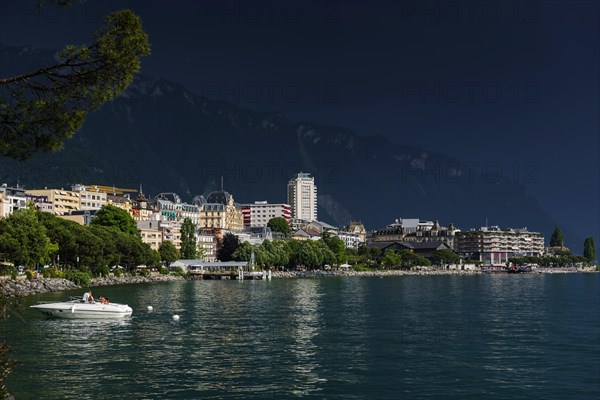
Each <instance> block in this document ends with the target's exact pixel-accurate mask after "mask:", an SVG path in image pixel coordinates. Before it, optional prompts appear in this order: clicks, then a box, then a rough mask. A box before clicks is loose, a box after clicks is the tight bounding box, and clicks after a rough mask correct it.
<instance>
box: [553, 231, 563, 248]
mask: <svg viewBox="0 0 600 400" xmlns="http://www.w3.org/2000/svg"><path fill="white" fill-rule="evenodd" d="M563 246H564V240H563V234H562V231H561V230H560V228H559V227H558V226H557V227H555V228H554V232H553V233H552V237H551V238H550V247H563Z"/></svg>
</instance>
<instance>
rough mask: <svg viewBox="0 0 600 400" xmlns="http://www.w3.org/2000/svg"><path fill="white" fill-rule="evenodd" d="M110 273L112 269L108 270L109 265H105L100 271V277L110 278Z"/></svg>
mask: <svg viewBox="0 0 600 400" xmlns="http://www.w3.org/2000/svg"><path fill="white" fill-rule="evenodd" d="M109 273H110V269H109V268H108V265H103V266H101V267H100V268H99V269H98V275H99V276H108V274H109Z"/></svg>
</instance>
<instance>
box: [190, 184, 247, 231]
mask: <svg viewBox="0 0 600 400" xmlns="http://www.w3.org/2000/svg"><path fill="white" fill-rule="evenodd" d="M194 203H195V204H197V205H198V206H199V207H200V211H199V221H198V228H199V229H224V230H228V231H241V230H243V229H244V217H243V214H242V210H241V207H240V206H239V205H238V204H236V203H235V201H234V199H233V196H232V195H231V194H230V193H228V192H226V191H224V190H221V191H216V192H212V193H210V194H209V195H208V196H207V197H206V198H204V197H203V196H196V198H195V199H194Z"/></svg>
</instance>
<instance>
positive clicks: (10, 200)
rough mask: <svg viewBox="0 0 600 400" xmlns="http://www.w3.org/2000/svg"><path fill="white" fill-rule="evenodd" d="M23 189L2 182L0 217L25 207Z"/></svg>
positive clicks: (0, 187)
mask: <svg viewBox="0 0 600 400" xmlns="http://www.w3.org/2000/svg"><path fill="white" fill-rule="evenodd" d="M26 203H27V199H26V197H25V190H24V189H21V188H19V187H16V188H13V187H8V185H6V184H3V185H2V186H0V217H2V218H7V217H8V216H9V215H11V214H12V213H13V212H15V211H17V210H21V209H23V208H25V207H26Z"/></svg>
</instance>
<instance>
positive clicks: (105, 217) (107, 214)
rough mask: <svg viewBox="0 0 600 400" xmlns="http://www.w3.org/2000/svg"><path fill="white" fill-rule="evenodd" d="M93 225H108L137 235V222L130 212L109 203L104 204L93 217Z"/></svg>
mask: <svg viewBox="0 0 600 400" xmlns="http://www.w3.org/2000/svg"><path fill="white" fill-rule="evenodd" d="M90 224H91V225H101V226H107V227H109V228H113V229H116V230H118V231H120V232H123V233H128V234H130V235H137V232H138V230H137V223H136V222H135V220H134V219H133V218H132V217H131V215H129V213H128V212H127V211H125V210H123V209H121V208H119V207H115V206H111V205H109V204H107V205H105V206H102V208H101V209H100V210H98V212H97V213H96V216H95V217H94V219H92V222H91V223H90Z"/></svg>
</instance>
